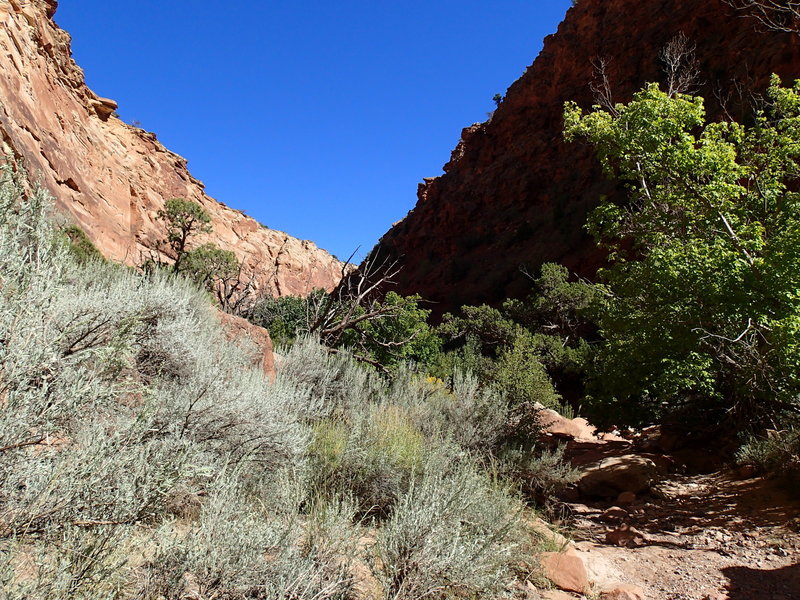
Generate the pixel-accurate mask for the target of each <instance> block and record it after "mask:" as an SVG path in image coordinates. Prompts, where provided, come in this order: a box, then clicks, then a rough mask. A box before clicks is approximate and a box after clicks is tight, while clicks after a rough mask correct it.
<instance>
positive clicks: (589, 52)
mask: <svg viewBox="0 0 800 600" xmlns="http://www.w3.org/2000/svg"><path fill="white" fill-rule="evenodd" d="M679 33H683V34H685V35H686V36H687V37H688V38H689V40H690V41H691V42H692V43H694V44H696V55H697V59H698V61H699V67H700V71H701V74H700V82H702V84H701V85H699V86H698V88H697V92H698V93H699V94H700V95H703V96H704V97H705V98H706V99H707V105H708V106H709V109H710V113H711V114H712V115H719V114H722V112H723V109H722V106H721V105H722V104H724V106H725V108H727V110H729V111H731V112H732V113H734V116H737V117H738V116H739V114H740V111H743V110H747V109H748V103H749V99H750V98H749V95H748V94H749V90H756V91H758V90H762V91H763V89H764V87H765V86H766V84H767V82H768V79H769V76H770V74H771V73H773V72H775V73H777V74H778V75H780V76H781V77H783V78H784V80H785V81H789V80H791V79H794V78H795V77H798V76H800V68H799V67H800V43H798V39H797V36H794V35H791V34H787V33H777V32H772V31H765V30H764V29H763V28H762V27H759V25H758V23H757V22H756V21H755V20H754V19H752V18H745V17H743V16H742V14H741V13H737V12H736V11H735V10H734V9H732V8H731V7H730V6H728V5H727V4H725V3H724V2H723V1H722V0H705V1H703V2H698V1H697V0H658V1H656V0H580V1H579V2H577V3H575V6H574V7H573V8H571V9H570V10H569V12H568V13H567V16H566V18H565V20H564V22H563V23H562V24H561V26H560V27H559V29H558V32H557V33H556V34H554V35H552V36H549V37H548V38H547V39H546V40H545V44H544V48H543V50H542V52H541V54H540V55H539V57H538V58H537V59H536V61H535V62H534V63H533V65H532V66H531V67H529V68H528V69H527V71H526V72H525V74H524V75H523V76H522V77H521V78H520V79H519V80H518V81H517V82H516V83H514V84H513V85H512V86H511V87H510V88H509V90H508V92H507V94H506V97H505V100H504V101H503V102H502V103H501V104H500V106H499V107H498V109H497V111H496V112H495V113H494V114H493V116H492V117H491V118H490V119H489V120H488V121H487V122H485V123H481V124H476V125H472V126H471V127H467V128H466V129H464V131H463V134H462V138H461V141H460V143H459V144H458V146H457V148H456V149H455V150H454V151H453V155H452V158H451V160H450V162H448V163H447V165H445V167H444V170H445V174H444V175H442V176H441V177H437V178H434V179H426V180H425V183H423V184H421V185H420V187H419V199H418V202H417V205H416V207H415V208H414V209H413V210H412V211H411V212H410V213H409V214H408V216H407V217H406V218H405V219H404V220H402V221H401V222H399V223H397V224H396V225H395V226H394V227H393V228H392V229H391V230H390V231H389V232H388V233H386V234H385V235H384V237H383V239H382V240H381V242H380V244H379V251H380V252H382V253H385V254H386V255H388V256H391V257H393V258H397V259H399V260H400V262H401V264H402V266H403V270H402V271H401V272H400V274H399V276H398V287H399V290H398V291H399V292H401V293H420V294H421V295H422V296H423V297H424V298H427V299H428V300H431V301H434V302H435V303H436V304H434V305H433V308H434V310H435V311H436V313H438V314H441V313H442V312H444V311H447V310H452V309H454V308H458V307H459V306H460V305H462V304H465V303H469V304H477V303H481V302H490V303H493V302H497V301H499V300H500V299H502V298H504V297H509V296H512V297H520V296H523V295H525V294H527V292H528V290H529V289H530V281H529V280H527V279H526V278H525V277H524V276H523V275H521V274H520V273H519V267H520V265H526V266H527V267H528V268H529V269H531V270H535V268H536V267H538V266H539V265H540V264H541V263H543V262H547V261H557V262H561V263H563V264H564V265H566V266H567V267H568V268H569V269H570V270H571V271H573V272H577V273H578V274H580V275H583V276H591V275H593V274H594V272H595V271H596V269H597V267H598V266H600V265H601V264H602V262H603V259H604V257H603V255H602V254H601V253H600V252H598V251H597V250H596V248H595V245H594V242H593V241H592V240H591V239H590V238H589V237H588V236H587V235H586V233H585V231H584V228H583V226H584V223H585V220H586V215H587V212H588V211H589V210H590V209H591V208H593V207H594V206H596V204H597V202H598V201H599V199H600V197H601V196H602V195H604V194H613V193H615V192H617V191H618V190H619V188H618V187H617V186H616V184H614V183H611V182H609V181H608V180H607V178H606V177H605V176H604V175H603V174H602V173H601V171H600V168H599V164H598V162H597V160H596V159H595V157H594V155H593V153H592V151H591V149H589V148H588V147H586V146H582V145H579V144H567V143H565V142H564V141H563V136H562V126H563V119H562V112H563V105H564V102H565V101H567V100H574V101H576V102H578V103H579V104H580V105H581V106H584V107H586V108H588V107H590V106H591V105H592V104H593V103H594V93H593V92H592V90H591V89H590V84H591V83H592V81H593V79H594V78H595V68H594V66H593V64H594V65H596V64H598V60H605V62H606V64H607V74H608V77H609V82H610V85H611V89H612V92H613V95H614V98H615V100H617V101H626V100H628V99H630V97H631V95H632V94H633V93H634V92H635V91H637V90H638V89H640V88H641V87H642V86H643V85H644V83H646V82H648V81H663V80H664V79H665V77H664V71H663V64H662V62H661V60H660V58H659V54H660V52H661V50H662V49H663V48H664V47H665V46H666V44H668V43H669V41H670V40H672V39H673V38H674V37H675V36H676V35H677V34H679Z"/></svg>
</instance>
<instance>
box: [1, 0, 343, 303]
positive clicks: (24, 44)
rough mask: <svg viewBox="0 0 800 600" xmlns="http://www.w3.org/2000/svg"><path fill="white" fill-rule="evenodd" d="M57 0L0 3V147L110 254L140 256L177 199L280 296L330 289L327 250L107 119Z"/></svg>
mask: <svg viewBox="0 0 800 600" xmlns="http://www.w3.org/2000/svg"><path fill="white" fill-rule="evenodd" d="M57 4H58V3H57V1H56V0H0V150H1V151H2V152H4V153H6V154H13V155H15V156H16V157H18V158H21V159H22V160H23V162H24V164H25V165H26V167H27V169H28V171H29V172H30V173H31V175H32V176H33V177H34V178H35V179H39V180H40V181H41V182H42V183H43V184H44V185H45V186H46V187H47V188H48V189H49V190H50V191H51V192H52V194H53V195H54V196H55V198H56V202H57V205H58V207H59V208H60V209H62V210H63V211H66V212H67V213H69V214H70V215H71V217H72V218H73V219H74V220H75V222H76V223H77V224H78V225H79V226H80V227H81V228H82V229H83V230H84V231H86V233H87V234H88V235H89V237H90V238H91V239H92V241H93V242H94V243H95V244H96V245H97V247H98V248H99V249H100V250H101V251H102V252H103V254H105V255H106V256H107V257H109V258H112V259H114V260H119V261H125V262H127V263H129V264H131V263H135V262H138V261H139V260H140V256H141V253H142V252H143V251H145V250H146V248H147V247H149V246H151V245H152V243H153V241H154V240H156V239H158V238H159V237H161V236H163V233H160V232H162V231H163V228H162V227H160V226H159V224H158V223H157V222H156V221H155V216H156V212H157V211H158V210H159V209H160V208H163V205H164V201H165V200H167V199H169V198H174V197H182V198H186V199H188V200H193V201H195V202H198V203H199V204H201V205H202V206H203V207H204V208H205V209H206V211H208V213H209V214H210V215H211V217H212V220H213V228H214V231H213V233H212V234H211V236H210V239H211V241H214V242H215V243H217V244H218V245H220V246H221V247H223V248H225V249H229V250H233V251H234V252H235V253H236V254H237V256H238V257H239V259H240V260H243V261H244V262H245V264H246V265H248V266H249V267H250V268H253V269H256V270H258V271H260V272H262V273H264V274H265V278H270V279H273V278H274V280H273V281H271V282H269V283H270V284H271V285H273V286H274V289H275V290H276V292H277V293H278V294H280V295H287V294H293V295H298V294H299V295H302V294H305V293H307V292H308V291H310V290H311V289H313V288H315V287H324V288H327V289H331V288H333V287H334V286H335V285H336V284H337V283H338V281H339V278H340V275H341V264H340V263H339V261H338V260H336V259H335V258H334V257H333V256H331V255H330V254H328V253H327V252H325V251H324V250H321V249H319V248H317V247H316V246H315V245H314V244H313V243H312V242H308V241H302V240H298V239H296V238H293V237H291V236H288V235H286V234H285V233H282V232H280V231H274V230H271V229H267V228H266V227H264V226H262V225H260V224H259V223H258V222H256V221H255V220H253V219H251V218H249V217H247V216H245V215H244V214H242V213H240V212H238V211H236V210H233V209H231V208H228V207H226V206H224V205H222V204H220V203H218V202H216V201H215V200H213V199H212V198H210V197H208V196H207V195H206V194H205V193H204V191H203V184H202V183H201V182H199V181H197V180H196V179H194V178H193V177H192V176H191V174H190V173H189V171H188V170H187V168H186V160H185V159H183V158H181V157H180V156H178V155H176V154H174V153H172V152H170V151H169V150H167V149H166V148H164V147H163V146H162V145H161V144H160V143H159V142H158V141H157V140H156V136H155V135H154V134H152V133H148V132H146V131H143V130H141V129H137V128H135V127H131V126H130V125H126V124H125V123H123V122H122V121H120V120H119V119H117V118H116V117H115V116H113V115H112V113H113V111H114V109H115V108H116V105H115V104H114V103H113V101H110V100H105V99H102V98H98V97H97V95H96V94H94V93H93V92H92V91H91V90H90V89H89V88H88V87H87V86H86V84H85V82H84V76H83V71H81V69H80V68H79V67H78V66H77V65H76V64H75V62H74V61H73V60H72V58H71V50H70V36H69V34H67V33H66V32H65V31H62V30H61V29H59V28H58V26H57V25H56V24H55V23H54V22H53V20H52V18H53V15H54V13H55V10H56V7H57Z"/></svg>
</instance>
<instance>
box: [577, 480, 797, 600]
mask: <svg viewBox="0 0 800 600" xmlns="http://www.w3.org/2000/svg"><path fill="white" fill-rule="evenodd" d="M568 506H569V509H570V511H571V512H572V517H571V526H572V534H573V537H574V539H575V542H576V543H575V547H576V550H578V553H579V555H580V556H581V557H582V558H583V559H584V562H585V564H586V566H587V569H588V571H589V579H590V580H593V583H594V588H595V589H596V590H602V589H603V588H604V586H605V587H613V584H614V583H616V582H620V581H621V582H623V583H627V584H631V585H633V586H638V587H640V588H641V589H642V591H643V592H644V594H643V598H646V599H648V600H701V599H708V600H723V599H724V600H762V599H763V600H800V502H798V501H796V500H792V499H791V498H789V497H788V496H787V495H786V494H785V493H784V492H782V491H781V490H780V489H778V488H777V487H776V486H775V485H774V483H772V482H771V481H768V480H764V479H761V478H754V479H747V480H738V479H737V478H735V477H733V476H731V475H726V474H719V473H718V474H713V475H699V476H672V477H669V478H667V479H665V480H663V481H662V482H661V483H659V484H657V485H656V486H654V488H653V489H652V491H651V493H649V494H647V495H644V496H642V497H641V498H638V499H637V500H635V501H634V502H633V503H632V504H630V505H629V506H625V507H615V506H613V505H612V503H610V502H594V503H587V504H584V503H572V504H569V505H568ZM615 542H616V543H615ZM617 544H622V545H617ZM633 599H634V597H633V596H631V600H633ZM625 600H627V599H625ZM637 600H638V599H637Z"/></svg>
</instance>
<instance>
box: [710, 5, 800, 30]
mask: <svg viewBox="0 0 800 600" xmlns="http://www.w3.org/2000/svg"><path fill="white" fill-rule="evenodd" d="M725 1H726V2H727V3H728V4H729V5H731V6H733V7H734V8H735V9H737V10H741V11H742V12H744V13H745V14H747V15H749V16H751V17H754V18H756V19H757V20H758V21H759V22H760V23H761V24H762V25H763V26H764V27H766V28H767V29H772V30H773V31H785V32H787V33H800V0H725Z"/></svg>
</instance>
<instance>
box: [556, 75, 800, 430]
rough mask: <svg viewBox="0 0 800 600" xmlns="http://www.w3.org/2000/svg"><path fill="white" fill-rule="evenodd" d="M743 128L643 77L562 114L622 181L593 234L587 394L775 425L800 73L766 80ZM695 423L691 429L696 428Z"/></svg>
mask: <svg viewBox="0 0 800 600" xmlns="http://www.w3.org/2000/svg"><path fill="white" fill-rule="evenodd" d="M767 98H768V101H769V102H768V105H767V106H766V107H765V108H764V110H762V111H760V112H758V113H757V114H756V115H755V117H754V120H753V123H752V125H750V126H747V127H746V126H744V125H741V124H738V123H734V122H727V121H721V122H715V123H706V119H705V110H704V104H703V100H702V98H696V97H691V96H684V95H674V96H669V95H667V94H666V93H664V92H661V91H660V90H659V89H658V86H656V85H649V86H647V87H646V88H645V89H644V90H642V91H641V92H639V93H638V94H636V95H635V97H634V99H633V100H632V101H631V102H630V103H628V104H627V105H617V106H616V108H615V109H614V110H613V111H608V110H602V109H600V108H596V109H595V110H593V111H592V112H590V113H589V114H586V115H584V114H583V113H582V112H581V110H580V109H578V108H577V106H575V105H574V104H568V105H567V108H566V113H565V119H566V133H567V136H568V138H569V139H575V138H585V139H587V140H588V141H589V142H591V143H592V144H593V145H595V146H596V148H597V152H598V156H599V157H600V160H601V161H602V163H603V166H604V167H605V169H606V170H607V172H608V173H610V174H612V175H614V176H616V177H619V178H620V179H621V180H622V181H624V182H626V183H627V185H628V189H629V192H630V193H629V196H628V198H627V199H626V201H625V202H624V203H622V204H618V203H614V202H609V201H606V202H604V203H602V204H601V206H600V207H599V208H598V209H597V210H596V211H595V212H594V213H593V214H592V216H591V219H590V224H589V226H590V230H591V231H592V232H593V233H594V234H595V235H596V236H597V237H598V238H599V239H601V240H602V241H603V242H604V243H605V244H606V245H607V247H608V248H609V249H610V251H611V258H612V261H613V264H612V266H611V267H610V268H608V269H606V270H604V271H603V272H602V273H601V276H602V279H603V280H604V283H605V285H604V286H602V288H601V289H602V292H603V294H604V299H603V302H602V305H601V307H600V310H599V311H598V320H599V325H600V329H601V332H602V337H603V340H604V343H603V344H602V345H601V347H600V351H599V354H598V356H597V360H596V364H597V376H596V379H595V383H596V386H595V390H594V393H595V402H597V403H600V404H601V405H603V406H604V407H605V408H603V411H610V410H615V411H616V413H615V414H619V411H622V412H623V413H626V414H628V416H629V418H631V419H634V418H642V419H652V418H654V417H663V416H664V415H666V414H669V413H674V412H675V411H683V412H686V411H690V413H691V414H692V415H693V417H694V418H696V419H697V418H700V419H703V418H705V419H707V420H708V422H713V423H719V422H720V421H722V420H726V421H727V422H729V423H734V424H738V425H739V426H745V425H746V426H751V427H754V428H757V427H759V426H764V425H771V423H772V422H773V421H774V419H776V418H777V416H778V415H779V414H780V413H781V411H785V410H793V411H794V410H797V408H798V401H797V397H798V392H800V363H799V362H798V361H800V352H798V350H799V348H798V343H799V342H800V337H799V336H798V333H800V329H799V328H800V294H799V293H798V290H800V260H799V259H800V195H799V194H798V192H797V191H796V189H797V184H798V177H800V162H799V161H800V145H798V143H797V142H798V139H800V84H796V85H795V86H794V87H793V88H782V87H780V86H779V82H778V81H777V80H773V82H772V86H771V87H770V88H769V90H768V93H767ZM698 426H699V425H698Z"/></svg>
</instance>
